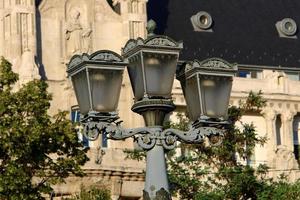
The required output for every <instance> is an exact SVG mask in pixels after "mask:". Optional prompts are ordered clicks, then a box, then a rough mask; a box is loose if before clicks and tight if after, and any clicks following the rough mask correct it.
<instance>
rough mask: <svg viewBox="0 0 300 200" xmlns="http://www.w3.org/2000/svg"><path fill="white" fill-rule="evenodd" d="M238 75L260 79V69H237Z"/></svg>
mask: <svg viewBox="0 0 300 200" xmlns="http://www.w3.org/2000/svg"><path fill="white" fill-rule="evenodd" d="M238 77H242V78H255V79H261V78H262V72H261V71H254V70H239V71H238Z"/></svg>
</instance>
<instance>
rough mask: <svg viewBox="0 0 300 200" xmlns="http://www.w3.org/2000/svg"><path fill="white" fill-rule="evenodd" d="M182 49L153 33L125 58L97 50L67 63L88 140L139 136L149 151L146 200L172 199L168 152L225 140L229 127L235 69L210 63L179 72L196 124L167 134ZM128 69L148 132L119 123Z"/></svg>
mask: <svg viewBox="0 0 300 200" xmlns="http://www.w3.org/2000/svg"><path fill="white" fill-rule="evenodd" d="M181 49H182V43H177V42H175V41H174V40H172V39H170V38H169V37H166V36H159V35H153V34H150V36H149V37H148V38H147V39H145V40H143V39H141V38H138V39H136V40H129V41H128V42H127V43H126V45H125V47H124V48H123V49H122V57H121V56H119V55H118V54H116V53H114V52H111V51H106V50H105V51H97V52H95V53H94V54H92V55H90V56H89V55H87V54H83V55H82V56H79V55H76V56H73V58H72V59H71V60H70V62H69V64H68V70H67V72H68V75H69V77H70V78H71V80H72V83H73V86H74V89H75V93H76V97H77V101H78V104H79V108H80V111H81V113H82V114H83V115H84V117H83V118H82V120H81V122H82V124H83V126H84V134H85V135H86V137H88V138H89V139H91V140H95V139H97V137H98V135H99V134H106V135H107V138H109V139H114V140H119V139H125V138H128V137H134V139H135V141H137V143H138V144H139V146H140V147H142V148H143V149H144V150H146V151H147V158H146V162H147V165H146V180H145V189H144V194H143V198H144V199H145V200H151V199H156V200H158V199H171V195H170V193H169V185H168V179H167V172H166V161H165V154H164V153H165V152H164V151H165V150H171V149H173V148H175V145H176V142H177V141H181V142H186V143H201V142H203V141H204V139H205V138H206V137H211V136H220V135H222V134H223V132H224V126H223V125H225V124H226V116H227V107H228V103H229V95H230V90H231V81H232V77H233V75H234V73H235V72H236V67H235V66H233V65H231V64H229V63H227V62H226V61H223V60H221V59H208V60H206V61H203V62H198V61H194V62H191V63H190V62H187V63H184V64H183V65H181V66H180V67H179V69H178V72H177V78H178V79H179V80H180V81H181V85H182V88H183V91H184V94H185V98H186V101H187V106H188V112H189V116H190V119H191V120H192V121H193V122H194V123H193V124H192V126H191V128H190V130H189V131H186V132H184V131H180V130H176V129H163V127H162V125H163V122H164V118H165V116H166V115H167V114H168V113H170V112H172V111H173V110H174V109H175V105H174V104H173V101H172V99H171V90H172V85H173V81H174V77H175V72H176V67H177V65H178V63H177V61H178V57H179V52H180V50H181ZM126 65H127V66H128V72H129V76H130V81H131V85H132V89H133V92H134V97H135V102H134V105H133V106H132V111H134V112H136V113H138V114H140V115H142V116H143V118H144V121H145V124H146V127H141V128H135V129H125V128H122V126H121V125H120V123H119V122H118V121H117V119H118V116H117V114H116V112H115V111H116V107H117V102H118V99H119V94H120V87H121V81H122V73H123V70H124V67H125V66H126ZM210 98H212V99H210Z"/></svg>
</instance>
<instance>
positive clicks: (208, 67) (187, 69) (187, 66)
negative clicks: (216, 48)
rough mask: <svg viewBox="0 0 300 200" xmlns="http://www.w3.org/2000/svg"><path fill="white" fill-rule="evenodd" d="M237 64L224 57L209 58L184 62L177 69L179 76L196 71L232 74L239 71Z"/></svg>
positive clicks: (188, 74)
mask: <svg viewBox="0 0 300 200" xmlns="http://www.w3.org/2000/svg"><path fill="white" fill-rule="evenodd" d="M237 69H238V67H237V64H236V63H233V64H232V63H229V62H227V61H226V60H224V59H222V58H216V57H214V58H208V59H205V60H203V61H199V60H194V61H188V62H184V63H183V64H182V65H181V66H179V67H178V69H177V78H180V77H182V76H190V75H192V74H194V73H196V72H203V73H210V74H213V73H214V74H216V75H217V74H218V73H221V74H223V75H224V74H227V75H229V74H232V76H233V75H234V74H235V73H236V72H237Z"/></svg>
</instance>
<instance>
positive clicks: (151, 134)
mask: <svg viewBox="0 0 300 200" xmlns="http://www.w3.org/2000/svg"><path fill="white" fill-rule="evenodd" d="M83 124H84V130H83V133H84V135H85V137H87V138H88V139H89V140H96V139H97V138H98V136H99V134H106V135H107V138H108V139H112V140H123V139H126V138H129V137H133V138H134V139H135V141H137V143H138V144H139V146H140V147H142V148H143V149H145V150H149V149H152V148H153V147H154V146H155V145H162V146H163V147H164V148H165V149H167V150H171V149H174V148H175V147H176V143H177V141H182V142H186V143H202V142H203V141H204V139H205V138H206V137H207V138H208V139H209V141H210V143H211V144H212V145H218V144H219V143H220V142H221V141H222V140H220V137H222V136H223V133H224V131H223V130H222V129H219V128H215V127H198V128H194V127H193V128H191V129H190V130H189V131H180V130H177V129H165V130H163V129H162V127H160V126H157V127H143V128H134V129H124V128H122V127H121V126H120V123H109V122H101V121H100V122H93V121H91V122H86V123H83ZM212 138H213V140H211V139H212ZM216 138H219V139H218V140H217V142H215V140H216Z"/></svg>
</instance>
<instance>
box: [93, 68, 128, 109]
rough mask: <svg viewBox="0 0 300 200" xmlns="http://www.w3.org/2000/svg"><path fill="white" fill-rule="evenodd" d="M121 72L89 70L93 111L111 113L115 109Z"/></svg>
mask: <svg viewBox="0 0 300 200" xmlns="http://www.w3.org/2000/svg"><path fill="white" fill-rule="evenodd" d="M122 74H123V70H114V69H89V78H90V87H91V95H92V103H93V110H95V111H98V112H113V111H115V110H116V109H117V106H118V101H119V96H120V90H121V85H122Z"/></svg>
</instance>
